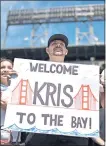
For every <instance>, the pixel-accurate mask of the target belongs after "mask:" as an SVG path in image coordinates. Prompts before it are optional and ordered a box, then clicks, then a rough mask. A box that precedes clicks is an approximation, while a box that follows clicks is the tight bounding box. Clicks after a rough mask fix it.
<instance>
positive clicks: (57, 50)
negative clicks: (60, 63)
mask: <svg viewBox="0 0 106 146" xmlns="http://www.w3.org/2000/svg"><path fill="white" fill-rule="evenodd" d="M54 55H56V56H62V55H63V50H62V49H61V48H55V49H54Z"/></svg>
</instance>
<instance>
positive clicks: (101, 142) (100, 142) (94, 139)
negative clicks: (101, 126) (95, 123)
mask: <svg viewBox="0 0 106 146" xmlns="http://www.w3.org/2000/svg"><path fill="white" fill-rule="evenodd" d="M92 140H93V141H94V142H96V143H97V144H99V145H105V142H104V140H103V139H102V138H100V137H94V138H92Z"/></svg>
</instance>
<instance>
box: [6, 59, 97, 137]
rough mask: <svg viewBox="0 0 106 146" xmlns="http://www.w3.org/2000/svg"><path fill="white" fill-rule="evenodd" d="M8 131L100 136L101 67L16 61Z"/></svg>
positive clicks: (7, 117)
mask: <svg viewBox="0 0 106 146" xmlns="http://www.w3.org/2000/svg"><path fill="white" fill-rule="evenodd" d="M14 70H16V71H17V72H18V74H19V76H18V78H17V79H16V80H15V82H13V83H12V84H11V89H12V97H11V102H10V103H9V104H8V106H7V112H6V118H5V128H8V129H11V130H15V131H26V132H34V133H45V134H57V135H67V136H83V137H97V136H99V67H98V66H95V65H79V64H71V63H55V62H46V61H37V60H28V59H17V58H16V59H15V61H14Z"/></svg>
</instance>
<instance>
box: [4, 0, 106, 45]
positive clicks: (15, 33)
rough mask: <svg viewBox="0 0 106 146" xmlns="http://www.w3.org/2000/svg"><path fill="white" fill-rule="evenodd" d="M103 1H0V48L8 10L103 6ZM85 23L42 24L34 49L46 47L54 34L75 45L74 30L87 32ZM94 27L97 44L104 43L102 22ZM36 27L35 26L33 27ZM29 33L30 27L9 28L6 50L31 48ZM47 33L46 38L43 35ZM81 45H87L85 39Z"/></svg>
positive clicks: (93, 23)
mask: <svg viewBox="0 0 106 146" xmlns="http://www.w3.org/2000/svg"><path fill="white" fill-rule="evenodd" d="M103 3H104V1H84V0H83V1H1V48H2V47H3V42H4V38H5V30H6V19H7V14H8V11H9V10H15V9H19V10H20V9H31V8H33V9H40V8H51V7H61V6H76V5H87V4H103ZM89 24H90V23H89V22H88V23H87V24H85V23H73V22H69V23H54V24H51V23H49V24H43V25H42V26H40V27H38V29H37V31H36V35H37V37H38V38H39V39H38V40H39V41H38V40H36V39H35V44H34V45H35V47H42V46H46V45H47V40H48V39H49V37H50V36H51V35H53V34H56V33H62V34H65V35H66V36H67V37H68V39H69V44H70V45H75V42H76V36H75V28H76V26H78V27H79V28H80V31H81V32H88V31H89V29H88V25H89ZM92 25H93V27H94V34H95V37H97V38H98V39H99V42H104V22H103V21H97V22H92ZM35 27H37V25H36V26H35ZM31 31H32V25H21V26H9V28H8V35H7V39H6V44H5V47H6V48H19V47H30V46H31ZM45 32H47V35H46V37H45V36H44V33H45ZM80 43H81V44H88V41H87V39H86V38H85V39H83V40H82V41H81V42H80Z"/></svg>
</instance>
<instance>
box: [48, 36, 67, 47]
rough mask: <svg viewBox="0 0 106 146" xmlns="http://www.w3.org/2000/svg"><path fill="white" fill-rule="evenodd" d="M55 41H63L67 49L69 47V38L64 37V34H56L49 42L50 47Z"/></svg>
mask: <svg viewBox="0 0 106 146" xmlns="http://www.w3.org/2000/svg"><path fill="white" fill-rule="evenodd" d="M54 40H61V41H63V42H64V43H65V46H66V47H67V46H68V38H67V37H66V36H65V35H63V34H54V35H52V36H51V37H50V38H49V40H48V47H49V45H50V43H51V42H52V41H54Z"/></svg>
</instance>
